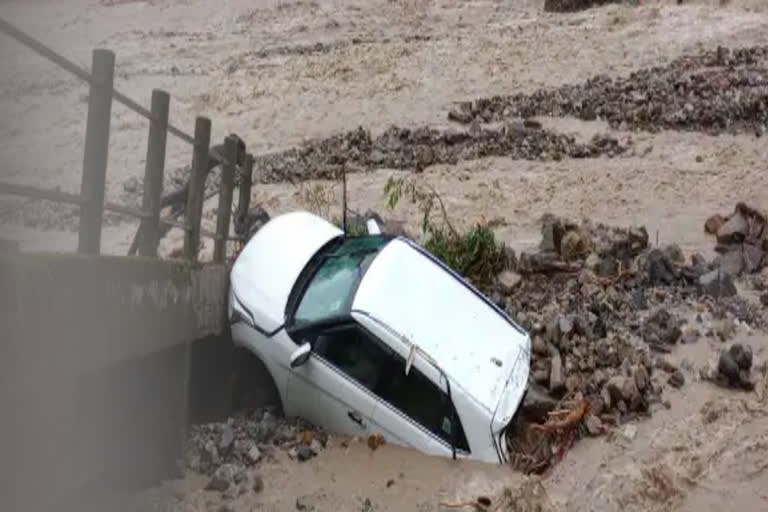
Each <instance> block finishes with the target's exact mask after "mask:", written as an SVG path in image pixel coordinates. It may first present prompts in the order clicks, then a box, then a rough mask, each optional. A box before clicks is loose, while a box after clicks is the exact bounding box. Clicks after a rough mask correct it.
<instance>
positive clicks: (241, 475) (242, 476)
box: [233, 471, 248, 485]
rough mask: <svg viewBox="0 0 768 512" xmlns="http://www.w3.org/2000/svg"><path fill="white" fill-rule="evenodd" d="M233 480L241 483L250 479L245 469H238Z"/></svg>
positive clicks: (238, 483)
mask: <svg viewBox="0 0 768 512" xmlns="http://www.w3.org/2000/svg"><path fill="white" fill-rule="evenodd" d="M233 480H234V482H235V484H237V485H240V484H241V483H243V482H245V481H246V480H248V475H247V474H246V473H245V471H238V472H237V473H235V476H234V478H233Z"/></svg>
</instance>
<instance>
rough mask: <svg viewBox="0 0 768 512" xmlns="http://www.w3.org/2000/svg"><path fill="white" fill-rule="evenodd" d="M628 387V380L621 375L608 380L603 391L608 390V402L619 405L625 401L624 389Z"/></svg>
mask: <svg viewBox="0 0 768 512" xmlns="http://www.w3.org/2000/svg"><path fill="white" fill-rule="evenodd" d="M626 387H627V379H626V378H625V377H622V376H620V375H616V376H614V377H611V378H610V379H608V382H607V383H606V384H605V387H604V388H603V389H605V390H607V392H608V396H609V397H610V398H609V399H608V400H606V402H608V403H612V404H613V403H618V402H619V401H621V400H623V399H624V389H625V388H626Z"/></svg>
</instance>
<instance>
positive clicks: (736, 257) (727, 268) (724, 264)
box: [719, 249, 744, 277]
mask: <svg viewBox="0 0 768 512" xmlns="http://www.w3.org/2000/svg"><path fill="white" fill-rule="evenodd" d="M719 267H720V271H721V272H722V273H723V274H725V275H728V276H730V277H737V276H739V275H741V272H742V271H743V270H744V258H743V256H742V254H741V250H740V249H734V250H731V251H728V252H726V253H725V254H723V255H722V256H721V257H720V260H719Z"/></svg>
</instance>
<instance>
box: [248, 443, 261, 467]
mask: <svg viewBox="0 0 768 512" xmlns="http://www.w3.org/2000/svg"><path fill="white" fill-rule="evenodd" d="M248 460H249V461H250V462H251V464H256V463H258V462H259V461H260V460H261V450H259V447H258V446H253V447H251V449H250V450H248Z"/></svg>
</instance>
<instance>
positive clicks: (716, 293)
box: [697, 269, 738, 298]
mask: <svg viewBox="0 0 768 512" xmlns="http://www.w3.org/2000/svg"><path fill="white" fill-rule="evenodd" d="M697 289H698V292H699V294H701V295H709V296H710V297H713V298H719V297H733V296H734V295H736V294H737V293H738V290H736V285H735V284H733V280H732V279H731V277H730V276H728V275H727V274H724V273H722V272H720V270H719V269H716V270H712V271H710V272H707V273H706V274H704V275H702V276H701V277H699V281H698V283H697Z"/></svg>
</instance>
